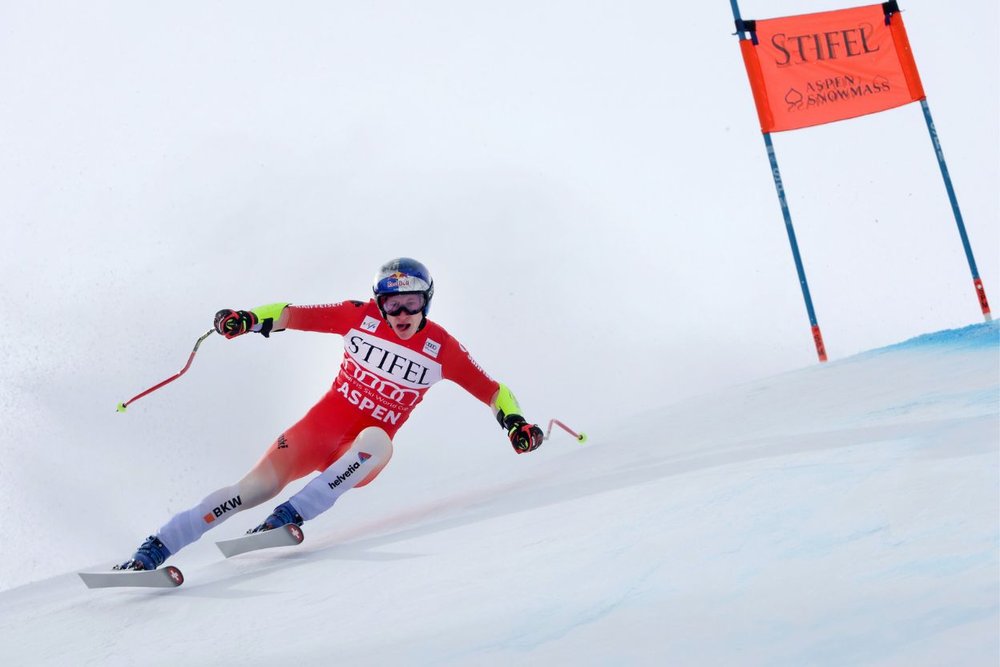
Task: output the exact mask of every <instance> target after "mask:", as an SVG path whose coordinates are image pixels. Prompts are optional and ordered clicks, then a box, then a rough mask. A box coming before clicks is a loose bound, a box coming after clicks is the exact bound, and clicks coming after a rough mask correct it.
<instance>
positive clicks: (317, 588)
mask: <svg viewBox="0 0 1000 667" xmlns="http://www.w3.org/2000/svg"><path fill="white" fill-rule="evenodd" d="M998 334H1000V327H998V326H997V324H996V323H991V324H983V325H976V326H971V327H967V328H964V329H960V330H953V331H944V332H940V333H936V334H932V335H927V336H923V337H920V338H917V339H914V340H911V341H908V342H905V343H902V344H899V345H895V346H891V347H888V348H884V349H879V350H875V351H872V352H868V353H865V354H861V355H858V356H855V357H851V358H848V359H845V360H842V361H838V362H833V363H830V364H828V365H824V366H819V365H817V366H813V367H809V368H806V369H803V370H800V371H796V372H792V373H787V374H784V375H781V376H777V377H770V378H767V379H764V380H760V381H757V382H753V383H750V384H745V385H742V386H738V387H733V388H730V389H728V390H725V391H721V392H716V393H712V394H709V395H705V396H702V397H700V398H697V399H691V400H688V401H685V402H683V403H680V404H677V405H673V406H670V407H664V408H662V409H659V410H655V411H651V412H648V413H644V414H642V415H638V416H634V417H631V418H627V419H624V418H619V419H618V420H617V422H615V421H614V420H613V421H612V422H611V425H610V426H607V427H603V428H602V427H599V428H598V429H597V430H593V431H592V432H591V439H590V441H589V442H588V443H587V444H585V445H583V446H580V445H578V444H577V443H575V442H574V441H573V440H572V439H571V438H567V437H564V436H562V435H559V434H554V435H553V438H552V439H551V440H550V441H549V442H548V443H546V445H545V447H544V448H543V449H542V450H540V451H539V452H537V453H536V454H533V455H532V456H525V457H514V456H513V455H511V456H510V457H508V458H505V459H504V461H505V463H504V464H503V465H497V466H491V467H490V468H489V469H485V468H483V467H482V466H481V465H480V464H479V463H477V458H476V457H475V456H468V455H467V454H466V453H465V452H460V451H457V450H456V451H451V452H447V453H445V455H444V456H443V457H441V456H439V457H437V458H435V459H434V460H433V461H432V462H430V463H429V462H428V461H427V460H426V459H421V458H420V457H406V456H403V455H402V453H400V452H397V458H398V459H399V460H397V461H394V462H393V465H391V466H390V468H389V469H388V470H387V471H386V475H387V477H386V478H384V479H380V480H379V482H378V483H377V484H374V485H372V486H371V487H369V488H368V489H365V490H359V491H354V492H351V493H349V494H348V495H347V496H345V497H344V499H342V501H341V503H340V504H339V505H338V507H336V508H334V510H332V511H331V512H330V513H328V514H327V515H324V516H323V517H320V518H319V519H317V520H316V521H315V522H312V523H310V524H307V525H306V535H307V537H306V542H305V543H304V544H303V545H302V546H300V547H298V548H295V549H287V550H283V551H273V552H270V553H261V554H254V555H246V556H241V557H238V558H235V559H232V560H229V561H224V560H222V559H221V558H220V557H218V556H217V555H215V554H213V553H212V550H213V549H214V547H212V545H211V544H210V541H211V538H213V537H214V538H220V537H223V536H228V535H233V534H237V533H238V532H240V531H241V530H242V528H243V526H244V525H246V524H250V523H253V521H254V520H255V519H257V518H258V515H259V514H261V512H260V511H251V512H246V513H244V514H245V515H247V516H244V515H240V516H238V517H236V518H235V519H234V520H232V521H230V522H229V523H227V524H225V525H224V526H222V527H220V528H219V529H218V530H216V531H214V532H212V533H209V535H208V536H207V538H206V539H204V540H202V542H201V543H199V544H197V545H195V546H193V547H191V548H190V549H189V550H187V551H184V552H182V553H181V554H179V555H178V556H176V557H175V558H174V559H173V560H172V561H171V562H172V563H174V564H175V565H178V566H179V567H181V568H182V569H184V571H185V574H186V576H187V582H186V583H185V584H184V586H183V587H182V588H180V589H177V590H174V591H166V592H163V591H156V592H149V591H113V590H112V591H90V590H87V589H85V588H84V587H83V585H82V584H81V583H80V582H79V580H77V579H76V577H75V575H73V574H71V573H68V574H65V575H63V576H58V577H55V578H52V579H48V580H45V581H42V582H38V583H34V584H30V585H26V586H22V587H19V588H15V589H12V590H9V591H6V592H3V593H0V655H2V656H3V662H4V664H18V665H21V664H47V665H67V664H75V665H85V664H100V665H131V664H136V663H139V662H143V663H146V664H154V665H176V664H189V665H202V664H204V665H209V664H234V663H237V662H238V663H240V664H275V662H274V661H275V660H280V661H281V663H283V664H284V663H288V662H289V661H291V660H293V659H297V660H301V661H303V662H305V663H306V664H318V663H320V662H327V663H337V664H371V665H387V664H407V665H510V664H518V665H554V664H583V665H610V664H616V665H617V664H636V665H668V664H669V665H723V664H725V665H795V666H798V665H868V664H877V665H907V666H913V665H996V664H997V662H998V660H1000V653H998V641H1000V630H998V627H1000V612H998V607H1000V604H998V596H1000V583H998V579H1000V578H998V573H1000V557H998V553H1000V552H998V540H1000V535H998V525H1000V521H998V519H1000V517H998V512H1000V510H998V465H1000V461H998V442H1000V414H998V398H1000V359H998V348H1000V346H998ZM609 386H611V387H612V388H613V380H612V379H610V378H609ZM606 389H607V388H603V389H602V390H606ZM577 426H579V427H581V428H584V429H586V428H588V427H590V426H591V425H588V424H579V425H577ZM497 444H498V443H497V442H495V441H490V442H488V443H483V447H482V448H481V449H483V450H485V449H486V448H490V447H494V446H496V445H497ZM506 461H509V462H510V463H506ZM394 466H398V467H400V468H401V469H402V471H403V472H404V473H406V475H405V476H398V475H397V476H395V477H390V476H389V472H390V471H391V470H392V469H393V467H394ZM168 479H169V478H168V476H167V475H166V473H164V484H166V482H167V480H168ZM208 490H209V489H206V491H208ZM108 494H109V497H108V498H107V499H106V500H108V501H109V502H110V501H111V497H112V494H113V491H110V490H109V491H108ZM99 500H100V499H99ZM249 515H253V516H249ZM237 519H240V520H241V521H242V523H239V522H238V521H237ZM137 537H138V536H137ZM61 548H63V549H64V550H65V554H66V561H67V567H69V566H77V567H84V566H88V565H93V564H88V563H74V562H73V553H74V552H73V546H72V544H68V545H61ZM120 556H122V554H121V553H117V552H116V553H110V552H109V553H108V554H107V558H108V561H110V560H113V559H115V558H118V557H120ZM106 564H107V563H102V564H100V565H106Z"/></svg>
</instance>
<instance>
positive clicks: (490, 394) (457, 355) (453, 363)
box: [441, 338, 544, 454]
mask: <svg viewBox="0 0 1000 667" xmlns="http://www.w3.org/2000/svg"><path fill="white" fill-rule="evenodd" d="M448 343H449V344H448V345H445V346H444V350H443V352H442V359H441V367H442V375H443V376H444V377H445V378H446V379H448V380H451V381H453V382H455V383H456V384H458V385H459V386H460V387H462V388H463V389H465V390H466V391H467V392H469V393H470V394H472V395H473V396H475V397H476V398H478V399H479V400H480V401H482V402H483V403H485V404H486V405H488V406H490V409H491V410H492V411H493V415H494V416H495V417H496V420H497V422H498V423H499V424H500V427H501V428H503V429H504V430H505V431H507V437H508V438H509V439H510V444H511V446H513V447H514V451H516V452H517V453H518V454H524V453H525V452H531V451H534V450H536V449H538V448H539V447H540V446H541V444H542V440H543V439H544V436H543V434H542V430H541V429H540V428H539V427H538V426H537V425H535V424H529V423H528V422H527V421H525V419H524V417H523V416H522V411H521V406H520V404H518V402H517V398H515V396H514V394H513V392H511V390H510V389H509V388H508V387H507V386H506V385H505V384H503V383H501V382H497V381H496V380H494V379H493V378H491V377H490V376H489V375H487V374H486V372H485V371H484V370H483V369H482V368H481V367H480V366H479V364H477V363H476V362H475V361H474V360H473V359H472V356H471V355H470V354H469V353H468V351H467V350H466V349H465V348H464V347H462V345H460V344H459V343H458V341H456V340H455V339H454V338H452V339H451V340H449V341H448Z"/></svg>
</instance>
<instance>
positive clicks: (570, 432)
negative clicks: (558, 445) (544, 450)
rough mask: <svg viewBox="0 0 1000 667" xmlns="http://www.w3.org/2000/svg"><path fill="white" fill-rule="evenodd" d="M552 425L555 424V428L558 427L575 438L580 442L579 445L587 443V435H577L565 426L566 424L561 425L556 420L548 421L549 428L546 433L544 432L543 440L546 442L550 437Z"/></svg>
mask: <svg viewBox="0 0 1000 667" xmlns="http://www.w3.org/2000/svg"><path fill="white" fill-rule="evenodd" d="M553 424H555V425H556V426H558V427H559V428H561V429H562V430H564V431H566V432H567V433H569V434H570V435H571V436H573V437H574V438H576V440H577V442H580V443H584V442H587V434H586V433H577V432H576V431H574V430H573V429H571V428H570V427H569V426H566V424H563V423H562V422H561V421H559V420H558V419H550V420H549V428H548V430H547V431H545V439H546V440H548V439H549V436H550V435H552V425H553Z"/></svg>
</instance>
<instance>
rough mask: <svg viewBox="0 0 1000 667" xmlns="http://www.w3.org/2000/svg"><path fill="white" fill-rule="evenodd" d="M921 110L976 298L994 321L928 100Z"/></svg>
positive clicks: (921, 104) (921, 102) (987, 316)
mask: <svg viewBox="0 0 1000 667" xmlns="http://www.w3.org/2000/svg"><path fill="white" fill-rule="evenodd" d="M920 108H921V109H923V110H924V121H926V122H927V131H928V132H929V133H930V135H931V143H933V144H934V154H935V155H936V156H937V161H938V166H939V167H940V168H941V177H942V178H944V187H945V189H946V190H947V191H948V200H949V201H950V202H951V210H952V212H953V213H954V214H955V224H957V225H958V235H959V236H961V237H962V246H963V247H964V248H965V258H966V259H967V260H968V261H969V269H970V270H971V271H972V286H973V287H974V288H975V289H976V297H977V298H978V299H979V307H980V308H981V309H982V311H983V317H984V318H985V319H986V321H987V322H989V321H990V320H992V319H993V317H992V315H990V303H989V301H987V300H986V290H985V289H983V281H982V280H981V279H980V278H979V269H978V268H976V258H975V257H974V256H973V254H972V244H971V243H969V235H968V234H967V233H966V232H965V222H964V221H963V220H962V211H961V210H959V208H958V197H956V196H955V187H954V186H953V185H952V184H951V176H950V175H949V174H948V164H947V163H946V162H945V160H944V151H943V150H941V141H940V140H939V139H938V133H937V130H936V129H935V127H934V119H933V118H931V109H930V107H929V106H927V98H926V97H925V98H924V99H922V100H920Z"/></svg>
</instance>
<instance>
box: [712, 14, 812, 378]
mask: <svg viewBox="0 0 1000 667" xmlns="http://www.w3.org/2000/svg"><path fill="white" fill-rule="evenodd" d="M729 4H730V5H732V7H733V19H734V20H735V21H736V30H737V33H736V35H737V36H738V37H739V38H740V39H741V40H742V39H747V37H746V31H745V29H744V28H745V26H744V24H743V19H742V17H741V16H740V8H739V5H738V4H737V0H729ZM763 135H764V146H765V147H766V148H767V159H768V160H769V161H770V163H771V176H772V177H773V178H774V188H775V190H777V192H778V202H779V203H780V204H781V215H782V217H783V218H784V219H785V231H787V232H788V243H789V245H791V247H792V257H793V258H794V259H795V270H796V272H797V273H798V275H799V286H800V287H801V288H802V298H803V299H804V300H805V302H806V312H807V313H808V314H809V325H810V327H812V336H813V342H814V343H815V344H816V355H817V356H818V357H819V360H820V361H821V362H823V361H826V359H827V357H826V346H825V345H824V343H823V333H822V332H821V331H820V328H819V322H818V321H817V319H816V310H815V308H813V301H812V296H811V295H810V294H809V282H808V281H807V280H806V270H805V267H804V266H803V265H802V255H801V254H800V253H799V244H798V241H796V239H795V228H794V227H793V226H792V213H791V211H790V210H789V208H788V198H787V197H786V196H785V188H784V186H783V185H782V181H781V170H780V169H778V158H777V156H776V155H775V152H774V143H773V142H772V141H771V133H770V132H764V133H763Z"/></svg>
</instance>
